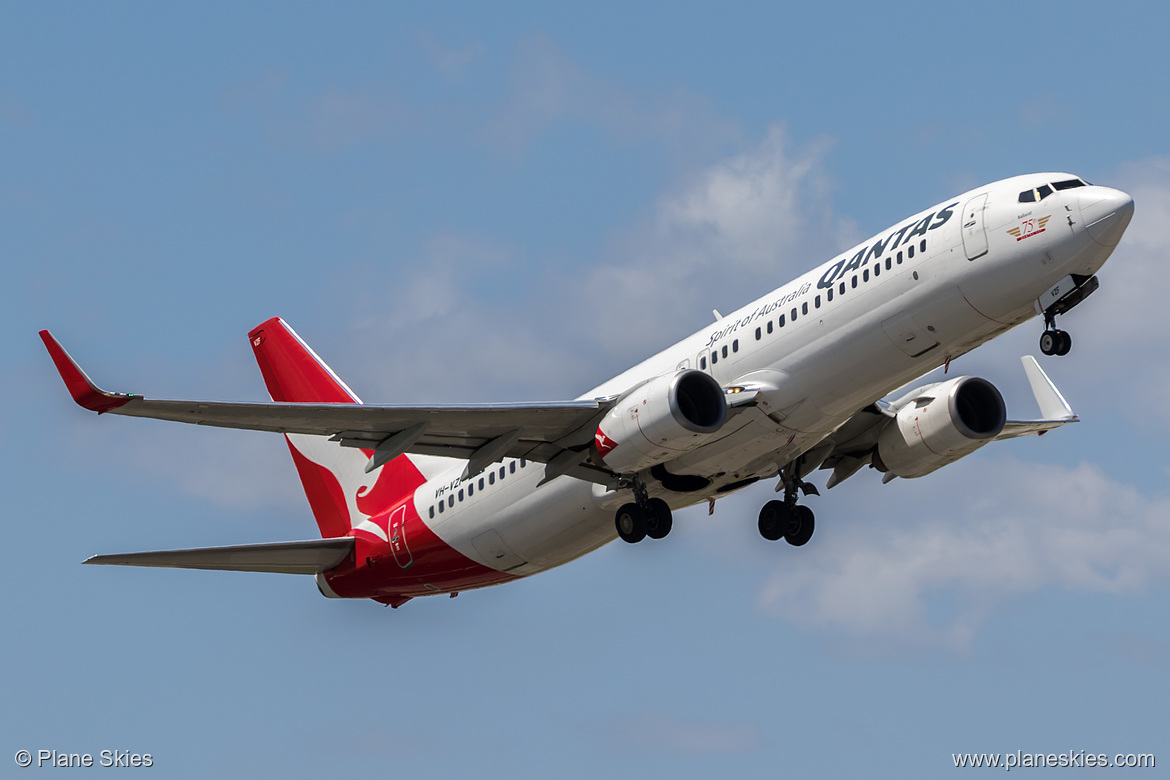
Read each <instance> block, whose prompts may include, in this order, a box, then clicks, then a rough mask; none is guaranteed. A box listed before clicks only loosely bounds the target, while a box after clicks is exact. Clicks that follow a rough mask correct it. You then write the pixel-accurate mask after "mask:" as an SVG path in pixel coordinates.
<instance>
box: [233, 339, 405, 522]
mask: <svg viewBox="0 0 1170 780" xmlns="http://www.w3.org/2000/svg"><path fill="white" fill-rule="evenodd" d="M248 339H249V341H250V342H251V344H252V351H253V352H254V353H255V354H256V363H257V364H258V365H259V366H260V373H261V374H263V375H264V384H265V385H266V386H267V387H268V394H269V395H270V396H272V400H273V401H277V402H284V403H341V404H345V403H349V404H360V403H361V399H359V398H358V397H357V395H356V394H354V392H353V391H352V390H350V389H349V387H348V386H346V384H345V382H343V381H341V379H340V378H339V377H338V376H337V374H335V373H333V369H331V368H329V366H328V365H326V364H325V361H323V360H321V358H320V357H318V356H317V353H316V352H314V351H313V350H312V349H311V348H310V347H309V345H308V344H306V343H305V342H304V341H303V340H302V339H301V337H300V336H298V335H297V334H296V332H295V331H294V330H293V329H292V328H290V327H289V326H288V325H287V324H286V323H285V322H284V321H283V320H281V319H280V318H279V317H273V318H272V319H270V320H268V321H266V322H264V323H262V324H260V325H258V326H256V328H254V329H253V330H252V331H251V332H250V333H249V334H248ZM285 439H286V440H287V441H288V446H289V451H290V452H291V453H292V458H293V463H294V464H296V467H297V474H298V475H299V476H300V478H301V484H302V485H303V486H304V488H305V497H306V498H308V499H309V506H310V507H312V509H313V516H314V517H315V518H316V519H317V527H318V528H320V529H321V536H323V537H326V538H328V537H335V536H345V535H346V534H348V533H349V532H350V530H351V529H352V528H353V527H355V526H356V525H357V524H358V523H360V522H362V521H363V520H365V519H366V518H369V517H372V516H374V515H379V514H382V513H384V512H387V511H389V510H390V509H391V508H392V507H394V506H396V505H399V504H401V503H402V502H403V501H404V500H405V499H408V498H410V496H412V495H413V494H414V491H415V490H416V489H417V488H418V486H419V485H421V484H422V483H423V482H425V481H426V480H425V477H424V476H423V475H422V473H421V472H420V471H419V469H418V468H417V467H416V466H415V465H414V463H412V462H411V460H410V458H409V457H408V456H406V455H402V456H399V457H398V458H395V459H394V460H392V461H390V462H389V463H387V464H385V465H384V466H382V467H380V468H377V469H374V470H373V471H371V472H370V473H369V474H367V473H365V466H366V464H367V463H368V462H369V458H370V455H371V453H370V452H368V451H364V450H360V449H357V448H354V447H343V446H341V445H340V444H339V443H337V442H334V441H330V440H329V439H328V438H326V437H323V436H304V435H300V434H289V435H286V436H285Z"/></svg>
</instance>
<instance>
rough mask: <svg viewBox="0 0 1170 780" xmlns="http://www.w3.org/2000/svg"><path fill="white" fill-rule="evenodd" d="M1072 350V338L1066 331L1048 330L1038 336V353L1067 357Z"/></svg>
mask: <svg viewBox="0 0 1170 780" xmlns="http://www.w3.org/2000/svg"><path fill="white" fill-rule="evenodd" d="M1070 349H1072V336H1070V335H1068V331H1065V330H1057V329H1056V328H1049V329H1048V330H1046V331H1044V333H1043V334H1042V335H1041V336H1040V351H1041V352H1043V353H1044V354H1045V355H1067V354H1068V351H1069V350H1070Z"/></svg>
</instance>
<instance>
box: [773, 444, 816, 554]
mask: <svg viewBox="0 0 1170 780" xmlns="http://www.w3.org/2000/svg"><path fill="white" fill-rule="evenodd" d="M800 466H801V458H797V459H796V460H794V461H793V462H792V463H789V464H788V465H787V466H785V467H784V468H782V469H781V470H780V484H779V485H778V486H777V489H780V488H783V489H784V500H783V501H769V502H768V503H766V504H764V508H763V509H761V510H760V524H759V528H760V536H762V537H764V538H765V539H767V540H768V541H770V542H775V541H779V540H780V539H784V540H785V541H787V542H788V543H789V544H791V545H792V546H793V547H801V546H803V545H805V544H808V540H809V539H811V538H812V535H813V529H814V528H815V518H814V517H813V512H812V510H811V509H809V508H808V507H807V506H800V505H799V504H797V503H796V501H797V493H798V492H801V493H804V494H805V495H806V496H807V495H810V494H811V495H814V496H818V495H820V493H819V492H818V491H817V488H816V486H815V485H811V484H809V483H808V482H805V481H804V480H802V479H801V478H800Z"/></svg>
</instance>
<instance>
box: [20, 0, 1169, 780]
mask: <svg viewBox="0 0 1170 780" xmlns="http://www.w3.org/2000/svg"><path fill="white" fill-rule="evenodd" d="M432 5H433V6H435V7H422V6H417V7H410V6H407V5H405V4H394V5H391V4H375V3H369V4H366V3H342V4H330V5H328V6H324V5H316V4H296V3H272V4H261V3H248V4H232V5H228V4H224V5H222V6H218V7H217V6H214V5H211V6H209V5H206V4H170V5H167V6H165V7H163V6H156V5H147V4H134V3H104V4H101V5H92V4H67V3H58V4H32V3H27V4H20V5H16V4H10V5H8V6H6V7H5V8H4V10H3V11H0V73H3V74H4V77H3V79H0V236H2V237H3V268H4V274H5V276H4V280H5V283H4V284H3V285H2V286H0V323H2V328H0V336H2V338H3V347H4V354H5V355H6V357H7V359H6V360H5V362H4V366H3V368H0V373H2V375H3V378H4V380H5V386H7V387H8V388H9V390H10V395H12V398H11V399H10V401H9V403H7V404H5V405H4V410H3V412H0V414H3V425H2V426H0V454H2V457H3V466H4V470H5V473H6V474H8V475H9V476H8V478H7V479H6V480H5V483H4V484H5V488H6V489H5V498H6V501H5V503H6V512H5V516H6V519H7V523H6V538H7V543H8V546H7V549H8V550H9V556H8V565H7V566H6V567H5V569H4V572H3V575H0V576H2V577H3V579H2V584H3V590H4V592H5V594H6V596H5V598H4V599H3V601H2V602H0V603H2V604H3V606H2V610H3V612H2V613H0V617H2V618H3V623H4V625H5V627H6V632H5V635H6V637H7V640H6V642H5V644H4V647H5V649H4V652H3V655H2V656H0V658H2V659H3V661H4V663H3V665H2V668H3V671H2V672H0V675H2V676H0V681H2V685H3V691H4V701H5V706H4V707H2V708H0V734H2V735H3V740H0V741H2V743H3V744H2V747H3V748H4V749H5V750H6V751H7V752H8V757H4V756H0V761H10V760H11V756H12V754H14V753H15V751H16V750H19V749H22V748H25V749H30V750H33V751H36V750H38V749H42V748H44V749H58V750H61V751H68V752H90V753H93V754H95V755H96V754H97V753H99V752H100V751H101V750H105V749H111V750H112V749H117V750H130V751H137V752H148V753H151V754H152V755H153V756H154V758H155V766H154V768H153V769H152V770H151V771H152V772H153V773H154V775H155V776H160V777H190V776H197V775H206V774H210V773H212V772H218V773H228V774H236V775H239V774H244V773H245V772H264V773H265V774H275V773H277V772H279V773H281V774H284V775H287V776H309V775H319V774H321V773H324V772H329V773H334V774H336V773H339V772H375V771H376V772H380V773H383V774H385V773H391V774H393V775H394V776H404V777H405V776H410V777H450V776H454V775H456V774H467V773H471V772H475V773H477V774H479V775H484V776H489V777H495V776H515V775H517V774H519V775H522V776H523V775H529V776H530V775H535V774H537V773H539V774H544V775H552V774H553V773H555V775H556V776H562V777H582V778H585V777H588V778H593V777H597V776H600V775H603V774H606V775H615V776H634V775H640V776H645V775H650V776H674V777H708V776H710V775H711V774H712V773H716V772H718V773H720V774H721V775H724V776H726V775H728V774H731V775H733V776H736V775H738V776H758V775H761V774H764V773H768V774H776V773H783V774H790V773H791V774H794V775H797V776H808V775H813V774H815V775H824V774H827V775H840V776H846V775H849V776H857V775H860V774H864V775H865V776H876V777H905V776H924V777H934V776H937V775H938V774H940V773H942V772H945V771H947V769H948V768H949V767H951V766H952V761H951V754H952V753H954V752H1008V751H1011V752H1014V751H1015V750H1017V749H1019V750H1023V751H1024V752H1046V753H1047V752H1059V751H1068V750H1070V749H1072V750H1081V749H1084V750H1087V751H1089V752H1092V753H1098V752H1100V753H1109V754H1112V753H1117V752H1122V753H1129V752H1134V753H1138V752H1145V753H1154V754H1156V755H1157V756H1158V758H1159V759H1162V760H1163V762H1170V743H1168V740H1167V737H1166V731H1165V724H1166V722H1167V721H1168V720H1170V717H1168V716H1170V711H1168V709H1170V705H1168V704H1167V702H1170V695H1168V694H1170V690H1168V688H1170V685H1168V675H1167V672H1168V669H1170V629H1168V628H1167V625H1166V621H1165V617H1164V616H1165V615H1166V614H1168V613H1170V494H1168V492H1167V489H1166V483H1167V478H1168V476H1170V458H1168V456H1167V454H1166V446H1165V442H1166V440H1167V437H1168V436H1170V413H1167V411H1166V409H1167V407H1166V404H1165V399H1166V397H1167V396H1168V395H1170V361H1168V360H1167V358H1168V357H1170V355H1168V351H1167V346H1166V342H1165V338H1164V335H1163V334H1162V329H1161V327H1160V319H1159V315H1160V314H1161V313H1162V311H1163V309H1164V298H1165V295H1164V292H1163V290H1165V289H1166V286H1167V284H1170V271H1167V265H1166V262H1165V258H1166V257H1167V256H1168V254H1170V227H1168V226H1170V220H1167V219H1166V214H1167V212H1168V211H1170V149H1168V148H1167V140H1166V139H1167V137H1168V132H1167V131H1168V130H1170V97H1168V96H1167V94H1166V91H1165V90H1164V89H1162V88H1161V86H1160V85H1164V84H1165V83H1167V81H1168V79H1170V61H1168V60H1167V58H1166V56H1165V44H1164V40H1163V39H1164V35H1163V34H1162V31H1163V30H1164V29H1165V27H1166V24H1167V19H1166V12H1165V10H1164V9H1163V8H1162V7H1161V6H1160V5H1157V4H1143V3H1134V4H1125V5H1123V6H1119V7H1115V8H1110V9H1109V10H1108V12H1107V13H1106V12H1104V11H1103V9H1102V7H1101V6H1100V5H1099V4H1092V3H1079V2H1072V3H1059V4H1057V3H1030V4H1026V5H1020V4H991V5H985V6H979V7H959V6H957V5H945V4H944V5H939V4H926V3H921V4H920V3H908V4H903V5H900V6H898V7H896V8H878V7H872V6H870V5H863V4H848V3H846V4H820V5H813V4H804V5H801V6H799V7H792V8H780V7H776V6H775V4H742V3H740V4H734V3H733V4H720V5H719V6H718V7H715V6H714V5H712V6H702V5H698V4H673V5H672V6H671V7H670V8H669V9H667V8H664V7H659V6H656V5H646V4H629V3H591V4H587V5H586V4H582V5H579V6H574V7H569V8H558V9H550V8H549V7H547V4H535V3H534V4H501V5H486V4H485V5H482V6H479V5H470V4H432ZM1042 170H1067V171H1071V172H1074V173H1076V174H1079V175H1082V176H1085V177H1086V178H1088V179H1090V180H1091V181H1094V182H1096V183H1101V184H1108V185H1113V186H1118V187H1121V188H1122V189H1125V190H1126V191H1128V192H1130V193H1131V194H1132V195H1133V196H1134V198H1135V200H1136V203H1137V208H1136V215H1135V217H1134V221H1133V223H1132V225H1131V226H1130V229H1129V232H1128V233H1127V234H1126V237H1125V239H1124V240H1123V242H1122V244H1121V246H1120V247H1119V249H1118V250H1117V252H1116V253H1115V254H1114V257H1113V259H1112V260H1111V261H1110V262H1109V263H1108V264H1107V265H1106V267H1105V268H1104V270H1103V272H1102V273H1101V275H1100V278H1101V284H1102V286H1101V289H1100V291H1099V292H1098V293H1096V294H1095V295H1094V296H1093V297H1092V298H1091V299H1089V300H1088V301H1087V302H1086V303H1085V304H1084V305H1083V306H1082V307H1081V308H1078V309H1077V310H1076V311H1075V312H1072V313H1071V314H1069V315H1068V316H1067V317H1065V318H1064V320H1063V321H1062V325H1063V326H1064V327H1066V328H1067V329H1068V330H1069V331H1070V332H1071V333H1072V335H1073V339H1074V347H1073V352H1072V354H1071V355H1069V356H1068V357H1066V358H1064V359H1053V358H1049V359H1044V361H1043V365H1044V366H1045V367H1046V369H1047V370H1049V372H1050V374H1051V376H1052V378H1053V379H1054V381H1055V382H1056V383H1057V384H1058V386H1059V387H1060V388H1061V389H1062V391H1063V392H1064V393H1065V395H1066V397H1067V398H1068V399H1069V401H1070V402H1071V403H1072V405H1073V407H1074V409H1075V410H1076V411H1077V412H1079V413H1080V414H1081V416H1082V418H1083V422H1081V423H1080V424H1078V425H1076V426H1069V427H1066V428H1065V429H1062V430H1061V431H1059V432H1058V433H1054V434H1052V435H1050V436H1045V437H1043V438H1041V439H1036V438H1028V439H1025V440H1017V441H1011V442H1005V443H1002V444H997V445H995V446H991V447H988V448H985V449H984V450H981V451H980V452H978V453H976V454H975V455H973V456H971V457H969V458H967V459H965V460H964V461H962V462H960V463H958V464H955V465H953V466H950V467H948V468H946V469H944V470H942V471H940V472H938V473H936V474H934V475H931V476H929V477H926V478H923V479H921V480H912V481H903V480H896V481H895V482H893V483H891V484H890V485H886V486H882V485H881V484H880V481H879V480H878V479H877V478H876V476H875V475H874V474H873V473H871V472H862V473H861V474H859V475H858V476H857V477H854V478H853V479H851V480H849V481H848V482H846V483H845V484H843V485H841V486H840V487H838V488H835V489H834V490H832V491H822V492H823V493H824V494H825V495H824V496H822V497H821V498H814V499H811V500H810V505H811V506H813V507H814V509H815V511H816V512H817V518H818V529H819V530H818V532H817V537H816V538H815V539H814V541H813V542H812V543H811V544H810V545H808V546H807V547H805V548H803V549H800V550H795V549H792V548H789V547H787V546H786V545H770V544H767V543H764V542H762V541H761V540H760V539H759V537H758V535H757V533H756V530H755V517H756V513H757V511H758V507H759V506H760V505H761V504H762V503H763V502H764V501H766V500H768V499H769V498H770V496H771V492H770V491H771V486H770V485H757V486H755V487H753V488H751V489H748V490H745V491H743V492H741V493H739V494H737V495H735V496H733V497H729V498H727V499H723V500H721V501H719V503H718V505H717V508H716V513H715V515H714V516H713V517H708V516H707V515H706V513H705V510H688V511H687V512H683V513H680V515H679V517H678V519H677V522H676V524H675V531H674V533H673V534H672V535H671V537H670V539H669V540H668V541H667V542H666V543H662V544H656V545H650V546H647V545H638V546H629V545H623V544H620V543H615V544H613V545H610V546H608V547H606V548H604V549H602V550H600V551H598V552H596V553H594V554H592V555H590V556H587V557H586V558H583V559H581V560H579V561H577V562H575V563H573V564H570V565H568V566H565V567H562V568H561V569H558V570H555V571H553V572H550V573H547V574H544V575H541V576H538V577H536V578H533V579H530V580H527V581H524V582H521V583H516V584H512V585H508V586H505V587H501V588H496V589H488V590H484V591H479V592H473V593H466V594H463V595H462V596H460V597H459V598H458V599H456V600H453V601H452V600H447V599H443V600H439V599H435V600H420V601H415V602H412V603H411V604H409V605H407V606H406V607H405V608H403V609H400V610H397V611H391V610H388V609H384V608H382V607H380V606H378V605H375V604H373V603H372V602H371V603H364V602H353V603H348V602H338V601H327V600H325V599H323V598H321V597H320V596H319V594H318V593H317V592H316V588H315V587H314V586H313V583H312V581H311V580H309V579H308V578H298V577H292V576H276V575H272V576H265V575H258V574H257V575H250V574H234V573H208V572H182V571H173V572H172V571H149V570H133V569H125V570H119V569H113V568H111V569H97V568H89V567H82V566H80V565H79V562H80V561H81V560H83V559H84V558H86V557H88V556H89V555H92V554H95V553H103V552H121V551H130V550H138V549H163V548H169V547H185V546H204V545H217V544H231V543H247V542H262V541H275V540H284V539H300V538H309V537H311V536H312V535H313V533H314V525H313V522H312V519H311V516H310V514H309V511H308V508H307V506H306V505H305V503H304V500H303V496H302V495H301V493H300V488H299V485H298V484H297V482H296V479H295V475H294V472H293V468H292V465H291V463H290V462H289V460H288V456H287V451H286V448H285V447H284V445H283V443H282V442H281V441H280V440H279V438H277V437H274V436H269V435H266V434H258V433H254V434H249V433H243V432H231V431H206V430H200V429H189V428H186V427H183V426H177V425H170V424H166V423H158V422H151V421H142V420H133V419H117V418H113V419H104V418H103V419H98V418H97V417H96V416H94V415H91V414H88V413H85V412H83V411H82V410H80V409H78V408H76V407H74V406H73V405H72V404H71V402H70V401H69V399H68V396H67V395H66V393H65V391H64V389H63V388H62V387H61V384H60V381H59V379H58V378H57V376H56V374H55V373H54V371H53V370H52V365H51V363H50V361H49V360H48V357H47V355H46V354H45V353H44V350H43V348H42V346H41V344H40V342H39V340H38V339H37V338H36V331H37V330H38V329H40V328H43V327H48V328H51V329H53V331H54V333H55V334H56V335H57V336H58V337H59V338H60V339H61V340H62V341H63V343H64V344H65V345H66V347H67V348H68V349H70V350H71V352H72V353H73V354H74V355H75V357H77V358H78V359H79V360H80V361H81V362H82V364H83V365H84V366H85V367H86V368H87V370H89V371H90V373H91V375H92V376H93V377H94V379H95V380H96V381H98V382H99V383H102V384H104V385H106V386H109V387H111V388H113V389H117V390H126V391H134V392H140V393H144V394H147V395H150V396H153V397H171V398H182V397H205V398H215V399H224V400H229V399H247V400H258V399H263V398H264V395H263V383H262V381H261V379H260V376H259V372H258V371H257V370H256V368H255V366H254V364H253V362H252V358H251V354H250V350H249V349H248V347H247V344H246V341H245V336H246V333H247V331H248V330H249V329H250V328H251V327H253V326H254V325H256V324H257V323H259V322H261V321H263V320H264V319H266V318H268V317H270V316H273V315H280V316H282V317H284V318H286V319H287V320H288V321H289V322H290V323H291V324H292V325H293V326H294V327H295V328H297V330H298V331H299V332H300V333H301V335H302V336H304V337H305V338H306V339H307V340H308V341H309V342H310V343H311V344H312V345H313V346H314V348H315V349H316V350H317V351H318V352H319V353H320V354H321V355H322V356H323V357H324V358H325V359H326V360H327V361H329V362H330V363H331V365H332V366H333V367H334V368H335V369H336V370H337V371H338V373H340V374H341V375H342V376H343V377H345V378H346V380H347V381H348V382H349V383H350V385H351V386H352V387H353V388H354V390H355V391H356V392H358V393H359V394H360V395H361V396H362V397H363V398H365V399H366V400H367V401H370V402H386V403H389V402H403V403H405V402H441V401H492V400H552V399H561V398H570V397H574V396H576V395H577V394H578V393H580V392H583V391H584V390H586V389H587V388H589V387H592V386H594V385H596V384H598V383H600V382H601V381H603V380H604V379H607V378H608V377H610V376H612V375H614V374H616V373H618V372H619V371H621V370H622V369H624V368H626V367H627V366H628V365H630V364H632V363H633V362H635V361H637V360H639V359H641V358H643V357H645V356H647V355H649V354H651V353H653V352H655V351H657V350H659V349H661V348H662V347H664V346H666V345H668V344H670V343H672V342H673V341H675V340H677V339H678V338H681V337H682V336H684V335H686V334H688V333H690V332H691V331H693V330H695V329H697V328H699V327H701V326H702V325H704V324H706V323H707V322H708V321H709V320H710V310H711V309H712V308H719V309H721V310H724V311H726V310H729V309H733V308H735V307H737V306H739V305H741V304H743V303H746V302H747V301H748V300H750V299H752V298H754V297H755V296H757V295H759V294H761V293H763V292H765V291H767V290H770V289H772V288H774V287H777V286H779V285H780V284H782V283H783V282H785V281H787V280H788V279H790V278H792V277H794V276H795V275H797V274H798V273H799V272H801V271H803V270H807V269H808V268H810V267H812V266H814V265H817V264H819V263H821V262H823V261H824V260H826V259H828V258H829V257H830V256H831V255H832V254H833V253H834V252H836V251H838V250H840V249H842V248H844V247H846V246H849V245H851V244H852V243H853V242H855V241H856V240H860V239H861V238H864V237H865V236H868V235H870V234H872V233H876V232H878V231H879V230H881V229H883V228H885V227H886V226H887V225H889V224H892V223H893V222H895V221H897V220H899V219H901V218H902V217H904V216H905V215H907V214H909V213H912V212H914V211H916V210H919V209H922V208H926V207H928V206H929V205H931V204H932V203H935V202H937V201H940V200H942V199H943V198H946V197H948V196H950V195H952V194H955V193H957V192H960V191H962V190H964V189H967V188H968V187H972V186H976V185H978V184H980V183H983V182H987V181H992V180H995V179H998V178H1003V177H1005V176H1009V175H1014V174H1018V173H1026V172H1032V171H1042ZM1040 329H1041V328H1040V326H1039V324H1037V323H1032V324H1030V325H1027V326H1024V327H1023V328H1021V329H1017V331H1015V332H1012V333H1010V334H1007V335H1006V336H1004V337H1002V338H1000V339H999V340H997V341H996V342H994V343H993V344H990V345H987V346H985V347H983V348H981V349H980V350H979V351H977V352H976V353H973V354H971V355H969V356H966V357H964V358H962V359H961V360H960V361H957V363H956V365H955V367H954V368H955V370H957V371H959V372H962V373H969V374H976V375H979V376H984V377H986V378H988V379H991V380H992V381H993V382H995V383H996V384H997V385H999V386H1000V387H1001V388H1002V389H1003V391H1004V394H1005V397H1006V400H1007V403H1008V408H1009V412H1010V413H1011V414H1013V416H1016V417H1026V416H1031V415H1032V414H1034V411H1035V410H1034V408H1033V407H1034V402H1033V401H1032V399H1031V396H1030V394H1029V392H1028V390H1027V385H1026V383H1025V381H1024V377H1023V371H1022V370H1021V368H1020V365H1019V361H1018V356H1019V355H1021V354H1026V353H1035V352H1036V346H1035V343H1036V338H1037V337H1038V335H1039V332H1040ZM816 481H817V482H819V483H820V484H821V485H822V486H823V484H824V481H823V476H820V477H818V478H817V479H816ZM1163 754H1165V755H1164V756H1163ZM9 766H11V765H9ZM28 771H32V770H28ZM1066 771H1068V772H1069V773H1070V774H1071V775H1072V776H1076V773H1077V770H1066ZM1086 771H1087V770H1086Z"/></svg>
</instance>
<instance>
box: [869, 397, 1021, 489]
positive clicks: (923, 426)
mask: <svg viewBox="0 0 1170 780" xmlns="http://www.w3.org/2000/svg"><path fill="white" fill-rule="evenodd" d="M906 398H908V399H909V400H908V401H906V403H904V404H902V405H901V406H900V408H899V409H898V411H897V415H896V416H895V418H894V419H893V420H891V421H890V422H889V423H888V424H887V425H886V427H885V430H883V431H882V432H881V435H880V436H879V437H878V443H877V451H876V452H875V453H874V457H873V461H874V466H876V467H877V468H878V470H879V471H887V472H889V473H891V474H893V475H894V476H898V477H904V478H911V477H922V476H925V475H927V474H929V473H930V472H932V471H934V470H935V469H937V468H939V467H941V466H945V465H947V464H948V463H953V462H955V461H956V460H958V459H959V458H961V457H963V456H964V455H970V454H971V453H972V452H974V451H975V450H977V449H979V448H980V447H982V446H983V445H984V444H987V442H989V441H991V440H992V439H994V438H995V437H996V436H997V435H999V432H1000V431H1002V430H1003V426H1004V423H1005V422H1006V421H1007V413H1006V411H1005V409H1004V404H1003V396H1002V395H1000V393H999V390H998V389H997V388H996V387H995V385H993V384H991V383H990V382H988V381H987V380H986V379H979V378H978V377H973V376H961V377H956V378H955V379H951V380H948V381H946V382H940V383H938V384H935V385H927V386H926V387H923V388H919V389H918V390H915V391H914V392H913V393H910V395H908V396H906Z"/></svg>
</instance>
